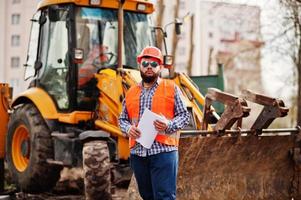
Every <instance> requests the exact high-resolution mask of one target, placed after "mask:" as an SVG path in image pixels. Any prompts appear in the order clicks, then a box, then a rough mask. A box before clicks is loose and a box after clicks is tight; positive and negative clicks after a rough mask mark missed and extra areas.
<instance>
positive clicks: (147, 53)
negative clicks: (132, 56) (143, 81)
mask: <svg viewBox="0 0 301 200" xmlns="http://www.w3.org/2000/svg"><path fill="white" fill-rule="evenodd" d="M143 57H152V58H157V59H158V60H159V61H160V63H159V64H160V65H162V64H163V55H162V53H161V51H160V49H158V48H157V47H151V46H148V47H145V48H144V49H143V50H142V51H141V53H140V54H139V55H138V56H137V62H138V63H141V59H142V58H143Z"/></svg>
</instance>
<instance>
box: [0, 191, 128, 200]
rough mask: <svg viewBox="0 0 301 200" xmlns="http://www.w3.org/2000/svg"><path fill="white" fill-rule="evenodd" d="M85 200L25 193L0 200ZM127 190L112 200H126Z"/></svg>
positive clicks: (116, 192) (77, 196)
mask: <svg viewBox="0 0 301 200" xmlns="http://www.w3.org/2000/svg"><path fill="white" fill-rule="evenodd" d="M25 199H26V200H84V199H85V197H84V196H83V195H58V194H51V193H43V194H35V195H33V194H25V193H15V194H12V195H10V196H9V195H0V200H25ZM126 199H127V190H126V189H117V190H116V191H115V194H114V195H113V198H112V200H126Z"/></svg>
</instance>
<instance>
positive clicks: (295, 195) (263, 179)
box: [177, 135, 301, 200]
mask: <svg viewBox="0 0 301 200" xmlns="http://www.w3.org/2000/svg"><path fill="white" fill-rule="evenodd" d="M295 140H296V135H295V136H294V135H286V136H277V135H274V136H254V135H253V136H240V137H228V136H225V137H214V136H211V137H197V138H182V139H181V143H180V150H179V153H180V163H179V176H178V184H177V185H178V192H177V197H178V199H180V200H184V199H187V200H193V199H195V200H200V199H202V200H225V199H227V200H231V199H235V200H238V199H239V200H257V199H258V200H259V199H260V200H263V199H267V200H268V199H269V200H270V199H273V200H277V199H279V200H283V199H301V195H300V193H301V187H300V185H299V182H300V178H301V177H300V175H301V174H300V171H299V169H298V167H297V165H296V164H295V162H294V160H293V154H294V152H295V158H296V159H297V158H298V156H299V154H298V153H297V152H299V148H298V147H296V142H295Z"/></svg>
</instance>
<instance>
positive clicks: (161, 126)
mask: <svg viewBox="0 0 301 200" xmlns="http://www.w3.org/2000/svg"><path fill="white" fill-rule="evenodd" d="M154 126H155V129H156V130H157V131H159V132H164V131H165V130H166V129H167V127H168V121H167V120H166V121H165V122H164V121H160V120H156V121H154Z"/></svg>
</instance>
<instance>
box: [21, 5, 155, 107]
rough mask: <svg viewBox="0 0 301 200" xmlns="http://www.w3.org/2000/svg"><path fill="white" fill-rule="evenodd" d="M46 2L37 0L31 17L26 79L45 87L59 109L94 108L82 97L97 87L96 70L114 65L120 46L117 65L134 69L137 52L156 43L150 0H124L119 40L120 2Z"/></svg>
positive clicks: (89, 95) (114, 66) (85, 97)
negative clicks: (151, 20)
mask: <svg viewBox="0 0 301 200" xmlns="http://www.w3.org/2000/svg"><path fill="white" fill-rule="evenodd" d="M47 2H50V1H41V3H40V5H39V7H40V9H39V10H38V12H37V13H36V14H35V15H34V16H33V19H32V30H31V38H30V43H29V50H28V56H27V63H26V70H25V79H31V80H32V81H31V84H30V87H39V88H42V89H43V90H44V91H46V92H47V93H48V95H49V96H50V97H51V98H52V100H53V102H54V103H55V104H56V108H57V110H60V111H63V112H70V111H74V110H82V111H85V110H88V111H89V110H93V108H95V103H90V104H89V105H87V104H85V102H86V99H87V97H91V96H93V92H95V91H94V90H95V89H93V88H95V80H94V74H95V73H97V72H99V71H100V70H102V69H107V68H110V69H114V70H115V69H117V67H118V65H119V63H118V62H120V61H119V59H118V57H119V50H118V49H119V48H122V50H121V51H120V52H122V55H121V57H122V64H121V66H123V67H124V68H129V69H136V68H137V62H136V57H137V55H138V53H139V52H141V50H142V49H143V48H144V47H145V46H148V45H154V37H153V36H152V33H151V31H150V26H149V21H150V20H149V17H148V14H149V13H151V12H152V11H153V8H152V7H150V5H151V6H152V4H146V3H145V4H144V3H141V2H140V4H139V2H138V3H137V2H134V1H129V2H127V1H125V2H124V4H123V9H124V12H123V37H122V38H123V41H122V42H121V44H118V30H119V26H118V4H117V5H115V3H110V1H101V3H99V4H98V5H90V4H88V3H86V1H72V0H70V3H69V4H68V3H67V4H66V3H64V4H56V5H51V4H49V3H48V4H49V5H48V4H47ZM64 2H66V1H64Z"/></svg>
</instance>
